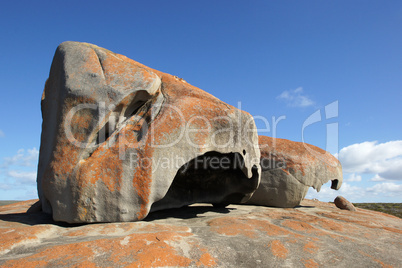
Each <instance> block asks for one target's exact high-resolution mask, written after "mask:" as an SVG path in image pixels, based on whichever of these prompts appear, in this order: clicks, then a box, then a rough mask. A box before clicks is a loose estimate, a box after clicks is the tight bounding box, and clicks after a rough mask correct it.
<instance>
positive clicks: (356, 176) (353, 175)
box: [345, 173, 362, 182]
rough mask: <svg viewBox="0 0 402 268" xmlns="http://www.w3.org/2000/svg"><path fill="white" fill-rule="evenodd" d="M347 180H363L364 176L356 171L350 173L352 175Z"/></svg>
mask: <svg viewBox="0 0 402 268" xmlns="http://www.w3.org/2000/svg"><path fill="white" fill-rule="evenodd" d="M345 181H350V182H352V181H362V176H360V175H356V174H355V173H352V174H350V176H349V177H348V178H347V179H346V180H345Z"/></svg>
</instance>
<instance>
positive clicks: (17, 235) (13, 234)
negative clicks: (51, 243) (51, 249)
mask: <svg viewBox="0 0 402 268" xmlns="http://www.w3.org/2000/svg"><path fill="white" fill-rule="evenodd" d="M47 229H48V228H46V226H35V227H31V228H29V227H17V228H14V229H8V230H7V231H5V230H4V229H3V228H1V229H0V231H1V241H2V242H1V243H0V253H1V252H5V251H8V250H11V249H12V248H14V247H16V246H18V245H19V244H22V243H24V242H26V243H30V242H32V241H35V240H38V239H39V238H38V235H39V234H40V233H42V232H44V231H46V230H47ZM3 230H4V231H3ZM38 241H39V240H38Z"/></svg>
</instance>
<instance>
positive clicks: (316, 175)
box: [247, 136, 342, 208]
mask: <svg viewBox="0 0 402 268" xmlns="http://www.w3.org/2000/svg"><path fill="white" fill-rule="evenodd" d="M259 145H260V149H261V169H262V174H261V183H260V185H259V187H258V189H257V191H256V192H255V193H254V195H253V196H252V197H251V199H250V200H249V201H247V204H256V205H264V206H274V207H283V208H286V207H295V206H297V205H299V204H300V202H301V201H302V200H303V199H304V197H305V196H306V194H307V191H308V188H309V187H313V188H314V189H316V190H317V191H319V190H320V188H321V186H322V185H323V184H324V183H326V182H328V181H329V180H331V181H332V185H331V188H332V189H335V190H338V189H339V188H340V187H341V184H342V167H341V164H340V163H339V161H338V160H337V159H336V158H335V157H334V156H332V155H331V154H329V153H328V152H326V151H324V150H322V149H320V148H318V147H316V146H313V145H310V144H306V143H302V142H294V141H290V140H285V139H279V138H270V137H266V136H260V137H259Z"/></svg>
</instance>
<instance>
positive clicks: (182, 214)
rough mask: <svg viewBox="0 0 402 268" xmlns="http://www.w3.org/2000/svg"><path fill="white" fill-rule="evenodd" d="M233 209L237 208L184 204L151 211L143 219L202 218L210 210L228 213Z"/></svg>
mask: <svg viewBox="0 0 402 268" xmlns="http://www.w3.org/2000/svg"><path fill="white" fill-rule="evenodd" d="M231 210H235V208H226V207H215V206H214V207H213V206H209V205H196V206H184V207H181V208H171V209H164V210H158V211H154V212H151V213H149V214H148V216H147V217H146V218H145V219H143V221H154V220H162V219H168V218H176V219H183V220H184V219H192V218H202V217H205V216H203V215H202V214H205V213H208V212H214V213H221V214H227V213H229V212H230V211H231Z"/></svg>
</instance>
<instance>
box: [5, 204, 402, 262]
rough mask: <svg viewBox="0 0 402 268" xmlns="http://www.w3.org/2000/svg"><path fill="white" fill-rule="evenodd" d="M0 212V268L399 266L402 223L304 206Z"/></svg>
mask: <svg viewBox="0 0 402 268" xmlns="http://www.w3.org/2000/svg"><path fill="white" fill-rule="evenodd" d="M33 202H35V200H31V201H27V202H22V203H17V204H13V205H6V206H0V266H1V267H43V266H47V267H166V266H169V267H364V268H366V267H400V264H401V263H402V255H401V254H400V253H401V250H402V242H401V241H402V220H401V219H399V218H397V217H394V216H391V215H387V214H384V213H380V212H375V211H368V210H364V209H359V208H358V209H357V211H356V212H350V211H347V210H340V209H338V208H336V207H335V205H334V204H329V203H323V202H318V201H310V200H304V201H303V202H302V206H301V207H297V208H292V209H289V208H288V209H286V208H272V207H263V206H250V205H230V206H228V207H227V208H225V209H224V208H220V209H217V208H213V207H212V206H210V205H208V204H197V205H194V206H191V207H184V208H181V209H170V210H166V211H157V212H153V213H150V215H149V216H148V217H147V218H146V219H145V220H144V221H139V222H124V223H102V224H89V225H68V224H65V223H64V224H60V223H55V222H54V221H53V220H52V219H51V217H50V216H49V215H48V214H45V213H32V214H28V213H23V212H22V211H24V210H26V209H27V208H28V207H29V204H32V203H33Z"/></svg>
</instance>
